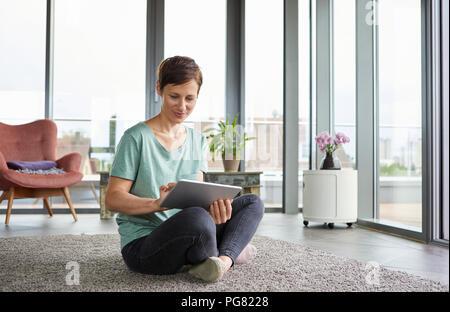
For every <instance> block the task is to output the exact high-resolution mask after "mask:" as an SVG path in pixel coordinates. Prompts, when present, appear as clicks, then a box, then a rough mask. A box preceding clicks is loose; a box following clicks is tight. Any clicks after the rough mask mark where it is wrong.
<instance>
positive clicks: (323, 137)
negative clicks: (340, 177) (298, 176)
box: [315, 131, 350, 170]
mask: <svg viewBox="0 0 450 312" xmlns="http://www.w3.org/2000/svg"><path fill="white" fill-rule="evenodd" d="M315 139H316V143H317V145H318V146H319V150H320V151H321V152H322V153H325V157H324V158H323V159H322V161H321V162H320V169H322V170H340V169H341V162H340V161H339V159H338V158H337V157H336V155H335V154H334V152H335V151H336V150H337V149H338V148H339V147H340V146H341V145H342V144H345V143H348V142H350V138H349V137H347V136H346V135H345V134H343V133H341V132H338V133H336V136H335V138H334V139H333V137H332V136H330V134H329V133H328V132H327V131H324V132H321V133H319V135H317V136H316V138H315Z"/></svg>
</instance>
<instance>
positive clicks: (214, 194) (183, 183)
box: [161, 179, 242, 209]
mask: <svg viewBox="0 0 450 312" xmlns="http://www.w3.org/2000/svg"><path fill="white" fill-rule="evenodd" d="M240 191H242V188H241V187H240V186H232V185H224V184H217V183H209V182H200V181H194V180H185V179H182V180H180V181H178V182H177V184H176V185H175V187H174V188H173V189H172V190H171V191H170V192H169V193H168V194H167V196H166V198H165V199H164V200H163V202H162V203H161V207H168V208H179V209H183V208H187V207H193V206H196V207H203V208H206V209H208V208H209V205H210V204H212V203H213V202H214V201H215V200H217V199H219V198H222V199H226V198H230V199H233V198H234V197H235V196H236V195H237V194H238V193H239V192H240Z"/></svg>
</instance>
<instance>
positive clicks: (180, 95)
mask: <svg viewBox="0 0 450 312" xmlns="http://www.w3.org/2000/svg"><path fill="white" fill-rule="evenodd" d="M156 91H157V92H158V95H159V96H161V98H162V101H163V103H162V106H161V113H163V114H164V115H165V116H166V117H167V118H168V119H169V120H172V121H173V122H175V123H181V122H183V121H184V120H185V119H186V118H187V117H188V116H189V115H190V114H191V113H192V110H193V109H194V107H195V104H196V103H197V92H198V84H197V82H196V81H195V80H194V79H191V80H189V81H188V82H187V83H185V84H181V85H174V84H167V85H166V86H165V87H164V89H163V90H162V91H161V90H160V88H159V81H158V82H157V86H156Z"/></svg>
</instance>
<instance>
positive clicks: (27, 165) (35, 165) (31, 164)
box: [6, 160, 57, 171]
mask: <svg viewBox="0 0 450 312" xmlns="http://www.w3.org/2000/svg"><path fill="white" fill-rule="evenodd" d="M6 164H7V166H8V168H9V169H14V170H26V169H28V170H33V171H34V170H48V169H51V168H55V167H56V165H57V164H56V162H54V161H51V160H39V161H19V160H17V161H7V162H6Z"/></svg>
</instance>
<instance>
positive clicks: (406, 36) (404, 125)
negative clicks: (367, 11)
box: [376, 0, 422, 231]
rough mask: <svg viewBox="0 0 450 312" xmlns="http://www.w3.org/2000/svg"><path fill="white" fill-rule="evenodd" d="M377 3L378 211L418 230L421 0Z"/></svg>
mask: <svg viewBox="0 0 450 312" xmlns="http://www.w3.org/2000/svg"><path fill="white" fill-rule="evenodd" d="M378 3H379V4H378V10H379V19H378V21H379V25H378V44H377V47H376V48H377V51H378V73H379V76H378V84H379V92H378V96H379V105H378V158H379V161H378V175H379V180H378V202H379V207H378V208H379V210H378V217H379V219H381V220H383V221H388V222H395V224H396V225H397V226H400V227H405V228H408V229H412V230H417V231H421V225H422V197H421V194H422V126H421V125H422V114H421V112H422V93H421V90H422V72H421V64H422V55H421V34H422V31H421V1H420V0H379V1H378Z"/></svg>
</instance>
